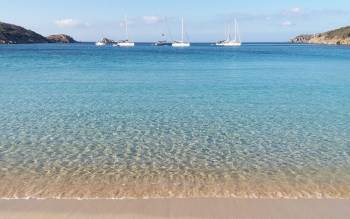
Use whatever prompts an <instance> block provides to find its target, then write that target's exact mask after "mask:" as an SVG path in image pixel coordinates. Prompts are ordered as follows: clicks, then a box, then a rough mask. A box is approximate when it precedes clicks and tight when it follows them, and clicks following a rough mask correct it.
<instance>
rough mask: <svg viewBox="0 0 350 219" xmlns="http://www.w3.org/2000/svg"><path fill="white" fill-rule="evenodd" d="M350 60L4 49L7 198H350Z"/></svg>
mask: <svg viewBox="0 0 350 219" xmlns="http://www.w3.org/2000/svg"><path fill="white" fill-rule="evenodd" d="M349 124H350V48H349V47H340V46H339V47H336V46H311V45H308V46H307V45H289V44H245V45H243V46H242V47H239V48H216V47H213V46H210V45H209V44H195V45H194V46H192V47H191V48H188V49H174V48H168V47H162V48H159V47H153V46H150V45H145V44H143V45H138V46H136V47H135V48H131V49H120V48H112V47H103V48H96V47H95V46H94V45H92V44H73V45H55V44H50V45H3V46H0V197H7V198H14V197H21V198H22V197H33V198H35V197H41V198H53V197H55V198H125V197H129V198H131V197H274V198H275V197H313V198H315V197H337V198H344V197H345V198H349V197H350V183H349V182H350V125H349Z"/></svg>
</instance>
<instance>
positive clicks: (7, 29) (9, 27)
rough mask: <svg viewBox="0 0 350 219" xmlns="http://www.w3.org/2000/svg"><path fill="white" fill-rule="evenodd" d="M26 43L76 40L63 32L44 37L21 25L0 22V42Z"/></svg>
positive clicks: (72, 41)
mask: <svg viewBox="0 0 350 219" xmlns="http://www.w3.org/2000/svg"><path fill="white" fill-rule="evenodd" d="M28 43H76V41H75V40H74V39H73V38H72V37H70V36H68V35H64V34H58V35H51V36H48V37H47V38H46V37H44V36H42V35H40V34H38V33H35V32H34V31H31V30H28V29H25V28H23V27H20V26H17V25H14V24H8V23H3V22H0V44H28Z"/></svg>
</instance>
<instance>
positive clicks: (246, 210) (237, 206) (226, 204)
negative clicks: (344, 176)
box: [0, 198, 350, 219]
mask: <svg viewBox="0 0 350 219" xmlns="http://www.w3.org/2000/svg"><path fill="white" fill-rule="evenodd" d="M349 206H350V199H348V200H336V199H319V200H306V199H298V200H283V199H274V200H272V199H220V198H218V199H215V198H207V199H147V200H141V199H137V200H136V199H135V200H82V201H79V200H0V219H5V218H6V219H44V218H45V219H56V218H57V219H58V218H60V219H66V218H67V219H68V218H69V219H112V218H118V219H136V218H137V219H138V218H141V219H146V218H188V219H189V218H204V219H207V218H208V219H209V218H218V219H221V218H224V219H226V218H227V219H236V218H239V219H265V218H268V219H275V218H276V219H281V218H284V219H288V218H290V219H295V218H298V219H303V218H305V219H313V218H315V219H323V218H324V219H326V218H327V219H329V218H331V219H343V218H344V219H348V218H350V207H349Z"/></svg>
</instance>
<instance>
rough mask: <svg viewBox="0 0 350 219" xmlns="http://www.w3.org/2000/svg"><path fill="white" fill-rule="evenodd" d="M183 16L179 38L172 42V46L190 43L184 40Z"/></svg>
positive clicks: (184, 45)
mask: <svg viewBox="0 0 350 219" xmlns="http://www.w3.org/2000/svg"><path fill="white" fill-rule="evenodd" d="M184 32H185V30H184V18H182V19H181V40H179V41H174V42H173V43H172V46H173V47H190V46H191V44H190V43H189V42H185V41H184Z"/></svg>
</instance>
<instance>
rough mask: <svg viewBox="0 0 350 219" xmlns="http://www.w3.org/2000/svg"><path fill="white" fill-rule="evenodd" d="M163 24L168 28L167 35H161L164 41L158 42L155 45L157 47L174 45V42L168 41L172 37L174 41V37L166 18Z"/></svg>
mask: <svg viewBox="0 0 350 219" xmlns="http://www.w3.org/2000/svg"><path fill="white" fill-rule="evenodd" d="M163 23H164V24H165V26H166V29H167V34H165V33H162V35H161V37H162V39H161V40H159V41H157V42H156V43H155V44H154V45H155V46H171V45H172V42H171V41H172V40H171V41H168V36H169V37H170V39H172V37H171V33H170V30H169V26H168V22H167V18H166V17H164V19H163Z"/></svg>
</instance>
